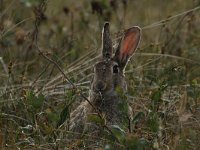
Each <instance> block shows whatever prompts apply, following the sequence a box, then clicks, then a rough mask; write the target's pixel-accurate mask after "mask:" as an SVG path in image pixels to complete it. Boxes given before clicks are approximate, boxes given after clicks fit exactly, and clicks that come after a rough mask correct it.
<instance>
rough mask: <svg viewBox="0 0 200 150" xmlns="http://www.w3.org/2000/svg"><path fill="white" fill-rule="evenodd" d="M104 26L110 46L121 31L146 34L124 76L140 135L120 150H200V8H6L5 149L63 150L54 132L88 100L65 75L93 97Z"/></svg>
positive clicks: (2, 24)
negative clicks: (138, 29) (91, 90)
mask: <svg viewBox="0 0 200 150" xmlns="http://www.w3.org/2000/svg"><path fill="white" fill-rule="evenodd" d="M105 21H109V22H110V25H111V32H112V37H113V46H115V45H116V44H117V43H118V40H119V38H120V37H121V34H122V33H123V31H124V30H125V29H128V28H130V27H131V26H140V27H141V28H142V40H141V43H140V46H139V48H138V50H137V52H136V54H135V55H134V57H133V58H132V59H131V60H130V62H129V64H128V66H127V69H126V77H127V81H128V83H129V89H128V97H129V99H130V102H131V106H132V108H133V113H134V115H135V117H134V121H133V122H132V124H133V128H134V132H133V133H132V134H131V135H126V136H125V137H123V138H124V141H125V142H124V143H120V144H121V145H122V147H123V148H124V149H163V150H164V149H180V150H187V149H196V150H197V149H199V148H200V142H199V141H200V44H199V41H200V26H199V24H200V1H199V0H187V1H186V0H185V1H183V0H140V1H139V0H79V1H74V0H57V1H55V0H54V1H53V0H0V85H1V86H0V108H1V111H0V146H1V148H2V149H17V148H18V149H19V148H21V149H45V148H46V149H56V148H57V149H59V148H60V149H63V148H64V147H66V145H65V140H62V139H60V140H59V141H57V140H56V139H58V138H59V137H58V136H57V134H56V133H57V132H58V130H59V129H58V128H57V126H58V125H59V124H60V123H62V122H63V120H66V119H67V118H68V116H69V113H70V111H71V110H73V109H74V108H76V107H77V105H78V104H79V103H80V102H81V100H82V97H81V96H80V95H79V94H78V93H77V91H74V89H73V88H72V86H71V85H70V84H69V82H68V81H67V80H66V77H64V76H63V73H65V75H66V76H67V77H68V78H69V79H70V80H71V81H72V82H73V83H74V84H75V85H76V86H77V87H78V88H79V89H81V90H82V91H83V93H84V94H85V95H88V90H89V86H90V81H91V78H92V70H93V69H92V65H93V64H94V63H95V62H96V61H97V59H98V57H99V55H100V53H101V30H102V26H103V24H104V22H105ZM48 58H49V59H50V60H49V59H48ZM59 68H60V70H59ZM59 132H63V134H67V131H64V130H63V131H60V130H59ZM85 140H86V139H85ZM84 142H85V141H84V139H82V141H79V142H76V143H72V144H71V145H70V147H69V149H70V148H71V149H73V148H74V149H83V148H84V146H83V145H84ZM114 144H115V143H114ZM108 145H109V147H110V149H112V145H113V143H112V142H109V140H108V141H106V142H104V144H102V145H101V147H102V149H105V148H107V147H108ZM93 148H94V147H92V146H91V147H88V149H93Z"/></svg>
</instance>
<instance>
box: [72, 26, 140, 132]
mask: <svg viewBox="0 0 200 150" xmlns="http://www.w3.org/2000/svg"><path fill="white" fill-rule="evenodd" d="M140 32H141V30H140V28H139V27H137V26H134V27H132V28H129V29H128V30H126V31H125V33H124V35H123V37H122V38H121V40H120V42H119V45H118V47H117V49H116V52H115V54H113V47H112V40H111V36H110V31H109V23H105V24H104V27H103V31H102V44H103V46H102V56H101V59H100V61H99V62H97V63H96V64H95V65H94V78H93V81H92V84H91V91H90V96H89V98H88V100H89V101H90V102H88V101H86V100H85V101H84V102H82V103H81V104H80V105H79V107H78V108H77V109H75V110H74V111H73V112H72V113H71V115H70V118H71V119H70V125H69V130H71V131H75V132H79V133H80V132H81V133H82V132H83V129H84V130H85V129H87V130H90V129H91V130H92V128H94V127H93V126H96V125H95V123H94V122H91V121H90V115H95V114H96V115H97V116H100V117H101V119H103V120H104V127H105V126H106V127H110V126H112V125H119V126H120V125H123V120H124V118H126V119H129V121H130V120H131V118H132V115H131V114H132V111H131V107H130V106H129V105H128V104H127V115H126V114H125V113H124V112H123V110H121V109H120V106H121V104H124V103H126V102H125V100H123V98H122V94H121V93H120V90H119V89H121V91H122V93H124V92H126V90H127V84H126V81H125V76H124V69H125V67H126V64H127V62H128V60H129V59H130V57H131V56H132V55H133V53H134V52H135V50H136V49H137V46H138V44H139V42H140V37H141V34H140ZM96 127H97V126H96ZM96 127H95V129H96Z"/></svg>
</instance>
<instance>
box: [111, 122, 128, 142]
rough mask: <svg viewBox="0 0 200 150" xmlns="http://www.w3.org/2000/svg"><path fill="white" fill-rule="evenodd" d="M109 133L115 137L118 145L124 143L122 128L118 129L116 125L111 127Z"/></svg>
mask: <svg viewBox="0 0 200 150" xmlns="http://www.w3.org/2000/svg"><path fill="white" fill-rule="evenodd" d="M111 131H112V133H113V134H114V137H116V138H117V139H118V140H119V142H120V143H124V141H125V131H124V130H123V129H122V128H120V127H119V126H118V125H112V126H111Z"/></svg>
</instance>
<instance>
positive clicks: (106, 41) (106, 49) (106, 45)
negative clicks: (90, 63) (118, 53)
mask: <svg viewBox="0 0 200 150" xmlns="http://www.w3.org/2000/svg"><path fill="white" fill-rule="evenodd" d="M102 48H103V50H102V55H103V58H106V59H108V58H111V57H112V53H113V48H112V40H111V37H110V27H109V23H108V22H106V23H105V24H104V27H103V30H102Z"/></svg>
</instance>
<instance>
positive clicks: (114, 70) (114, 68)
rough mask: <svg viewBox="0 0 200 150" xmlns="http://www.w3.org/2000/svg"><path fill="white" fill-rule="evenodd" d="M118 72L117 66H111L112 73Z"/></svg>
mask: <svg viewBox="0 0 200 150" xmlns="http://www.w3.org/2000/svg"><path fill="white" fill-rule="evenodd" d="M118 72H119V67H118V65H114V66H113V73H118Z"/></svg>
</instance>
